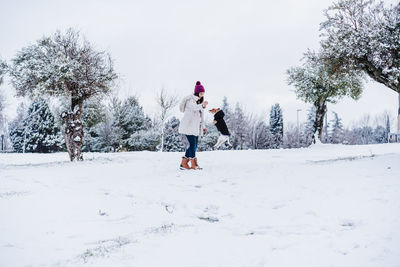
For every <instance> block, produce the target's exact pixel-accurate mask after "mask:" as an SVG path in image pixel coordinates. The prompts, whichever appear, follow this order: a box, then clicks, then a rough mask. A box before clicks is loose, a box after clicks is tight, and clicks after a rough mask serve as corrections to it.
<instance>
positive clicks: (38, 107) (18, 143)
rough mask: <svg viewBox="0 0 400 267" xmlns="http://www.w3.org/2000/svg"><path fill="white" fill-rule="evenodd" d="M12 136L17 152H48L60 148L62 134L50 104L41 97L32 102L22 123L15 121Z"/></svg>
mask: <svg viewBox="0 0 400 267" xmlns="http://www.w3.org/2000/svg"><path fill="white" fill-rule="evenodd" d="M14 124H15V126H16V127H12V130H11V132H10V138H11V141H12V143H13V147H14V150H15V151H17V152H39V153H48V152H55V151H58V150H60V144H61V139H62V136H61V134H60V132H59V130H58V129H57V127H56V124H55V120H54V116H53V115H52V114H51V112H50V109H49V106H48V105H47V103H46V102H45V101H44V100H43V99H42V98H39V99H37V100H35V101H33V102H32V103H31V105H30V106H29V108H28V112H27V114H26V116H25V117H24V119H23V120H22V123H21V124H17V123H16V122H15V123H14Z"/></svg>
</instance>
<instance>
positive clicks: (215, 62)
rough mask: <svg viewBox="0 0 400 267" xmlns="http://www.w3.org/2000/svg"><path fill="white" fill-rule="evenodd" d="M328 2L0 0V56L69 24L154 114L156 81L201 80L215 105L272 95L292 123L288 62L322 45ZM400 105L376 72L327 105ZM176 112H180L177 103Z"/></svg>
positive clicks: (355, 111) (180, 84) (188, 85)
mask: <svg viewBox="0 0 400 267" xmlns="http://www.w3.org/2000/svg"><path fill="white" fill-rule="evenodd" d="M394 2H396V1H389V0H387V1H386V3H394ZM331 3H332V1H329V0H308V1H298V0H284V1H266V0H240V1H236V0H229V1H218V0H202V1H198V0H196V1H191V0H182V1H177V0H169V1H161V0H158V1H151V0H134V1H122V0H119V1H117V0H113V1H100V0H96V1H88V0H85V1H78V0H68V1H55V0H52V1H50V0H49V1H39V0H38V1H18V0H10V1H4V0H1V10H0V12H1V14H0V38H1V39H0V40H1V42H0V57H1V58H3V59H6V60H10V59H11V58H12V57H13V56H14V55H15V53H16V52H17V51H18V50H20V49H21V48H22V47H24V46H27V45H29V44H33V43H34V42H35V41H36V40H37V39H39V38H40V37H42V36H44V35H50V34H52V33H53V32H54V31H55V30H57V29H61V30H63V29H66V28H68V27H74V28H76V29H78V30H80V31H81V33H83V34H84V35H85V36H86V38H87V39H88V40H89V41H90V42H92V43H93V44H94V45H95V47H96V48H98V49H101V50H106V51H108V52H109V53H110V54H111V56H112V57H113V59H114V61H115V68H116V70H117V72H118V73H119V74H120V89H119V94H120V96H121V97H126V96H128V95H132V94H135V95H137V96H138V97H139V99H140V102H141V104H142V105H143V106H144V109H145V112H146V113H148V114H149V115H150V116H152V115H153V114H154V112H155V108H156V104H155V100H154V96H155V94H156V92H157V91H158V90H159V89H160V88H162V87H164V88H165V89H167V90H168V91H170V92H175V93H176V94H178V95H179V96H181V97H182V96H184V95H187V94H191V93H192V92H193V88H194V85H195V82H196V81H197V80H200V81H201V82H202V83H203V84H204V86H205V89H206V98H207V100H208V101H209V103H210V107H218V106H220V104H221V101H222V98H223V96H227V97H228V100H229V102H231V103H232V104H235V103H236V102H240V103H241V104H242V105H243V107H244V109H245V110H246V111H247V112H251V113H254V114H257V115H258V114H265V116H266V114H267V112H268V111H269V109H270V107H271V105H273V104H274V103H279V104H281V106H282V109H283V112H284V119H285V121H286V123H287V122H293V123H295V122H296V110H297V109H302V111H301V112H300V120H301V121H303V120H305V115H306V110H307V109H308V107H309V106H310V105H308V104H304V103H303V102H301V101H300V100H296V96H295V94H294V93H293V88H291V87H290V86H288V85H287V83H286V74H285V71H286V70H287V69H288V68H289V67H291V66H296V65H298V64H299V60H300V59H301V57H302V54H303V52H305V51H306V49H307V48H312V49H317V48H318V42H319V34H320V32H319V23H320V22H322V21H323V20H324V17H323V10H324V9H325V8H327V7H328V6H329V5H330V4H331ZM1 89H2V90H6V91H7V101H8V103H9V105H8V107H7V114H8V115H9V118H12V117H13V116H15V110H16V105H17V104H18V101H20V99H17V98H15V96H14V95H15V91H14V90H13V89H12V87H11V86H10V85H9V84H8V83H5V84H3V85H2V87H1ZM397 107H398V103H397V94H396V93H395V92H394V91H392V90H390V89H388V88H385V87H384V86H382V85H380V84H377V83H376V82H372V81H371V82H368V83H367V84H366V86H365V90H364V93H363V96H362V98H361V99H360V100H359V101H357V102H356V101H353V100H348V99H345V100H343V101H341V102H340V103H339V104H337V105H328V109H329V111H336V112H338V113H339V116H340V117H342V118H343V122H344V123H345V125H346V126H350V125H351V123H352V122H353V121H355V120H358V119H360V118H361V117H362V116H363V115H364V114H367V113H370V114H371V115H372V116H374V115H376V114H379V113H382V112H383V111H385V110H387V111H389V112H390V113H391V114H393V117H394V116H395V115H396V112H397ZM176 114H177V115H178V116H180V114H179V112H177V110H176ZM328 116H329V117H332V115H331V113H330V112H329V115H328ZM328 119H329V118H328Z"/></svg>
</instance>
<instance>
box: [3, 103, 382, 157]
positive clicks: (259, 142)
mask: <svg viewBox="0 0 400 267" xmlns="http://www.w3.org/2000/svg"><path fill="white" fill-rule="evenodd" d="M64 102H65V103H62V104H61V105H59V106H58V107H57V108H55V110H53V112H52V111H51V109H50V107H49V104H48V103H47V101H46V100H45V99H43V98H39V99H36V100H34V101H33V102H32V103H31V104H30V105H29V107H28V108H26V106H25V105H24V104H23V103H22V104H20V106H19V107H18V109H17V117H16V118H15V119H14V120H13V121H12V122H11V123H9V125H8V128H9V139H10V140H11V144H12V147H13V150H14V151H15V152H39V153H48V152H57V151H65V150H66V148H65V141H64V138H63V135H64V133H63V130H62V129H63V127H62V126H63V121H62V118H61V117H59V116H55V115H53V114H58V113H59V112H58V110H61V109H63V108H64V106H65V105H67V101H64ZM221 108H222V109H223V110H224V112H225V121H226V123H227V125H228V128H229V130H230V132H231V143H232V147H229V146H228V145H224V146H222V149H234V150H243V149H279V148H296V147H307V146H309V145H310V144H311V143H312V142H313V133H314V132H315V129H314V127H315V108H314V107H313V108H310V110H309V111H308V115H307V120H306V122H304V123H302V124H300V125H299V128H297V127H295V126H294V125H291V124H289V125H285V127H284V123H283V113H282V109H281V108H280V105H279V104H275V105H273V106H272V107H271V109H270V112H269V114H265V116H260V117H257V116H253V115H251V114H247V113H246V112H245V111H244V110H243V107H242V106H241V105H240V104H239V103H237V104H236V105H235V106H234V107H232V106H231V105H230V104H229V103H228V100H227V98H226V97H225V98H224V99H223V101H222V105H221ZM83 111H84V112H83V116H82V125H83V131H84V139H83V144H82V149H83V151H85V152H117V151H143V150H148V151H157V150H160V145H161V138H162V137H161V127H164V148H163V151H184V150H185V149H186V147H187V145H188V144H187V141H186V138H184V136H182V135H180V134H179V133H178V128H179V123H180V122H179V119H178V118H176V117H174V116H173V117H171V118H169V119H168V120H167V121H166V122H165V124H164V125H162V123H161V122H160V121H158V120H157V118H155V119H151V118H150V117H149V116H148V115H146V114H145V112H144V111H143V107H142V106H141V105H140V103H139V100H138V98H137V97H135V96H131V97H128V98H127V99H125V100H120V99H118V98H116V97H113V98H111V99H109V100H108V101H102V100H101V99H96V98H93V99H90V100H88V101H86V102H85V103H84V105H83ZM332 114H333V118H332V119H331V120H330V121H329V122H328V123H326V124H325V128H324V129H323V138H322V141H323V142H324V143H333V144H351V145H354V144H375V143H385V142H387V137H388V133H389V132H390V121H389V116H388V115H386V117H385V125H378V126H376V127H375V128H373V127H371V126H369V125H368V122H364V123H363V125H359V126H355V127H353V128H351V129H346V128H344V126H343V123H342V120H341V118H340V117H339V116H338V114H337V113H335V112H333V113H332ZM207 129H208V132H207V134H206V135H205V136H204V137H203V138H202V140H201V141H200V142H199V147H198V149H199V150H200V151H207V150H211V148H212V146H213V145H214V144H215V143H216V141H217V139H218V136H219V134H220V133H219V132H218V131H217V129H216V127H215V126H214V125H213V124H212V123H211V121H210V122H209V123H207Z"/></svg>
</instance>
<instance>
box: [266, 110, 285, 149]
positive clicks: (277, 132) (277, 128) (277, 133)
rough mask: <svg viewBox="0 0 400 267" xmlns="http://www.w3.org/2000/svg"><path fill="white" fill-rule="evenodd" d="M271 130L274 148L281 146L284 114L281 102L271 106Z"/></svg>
mask: <svg viewBox="0 0 400 267" xmlns="http://www.w3.org/2000/svg"><path fill="white" fill-rule="evenodd" d="M269 130H270V132H271V134H272V136H273V147H272V148H280V147H281V145H282V140H283V114H282V110H281V107H280V106H279V104H275V105H274V106H272V107H271V111H270V115H269Z"/></svg>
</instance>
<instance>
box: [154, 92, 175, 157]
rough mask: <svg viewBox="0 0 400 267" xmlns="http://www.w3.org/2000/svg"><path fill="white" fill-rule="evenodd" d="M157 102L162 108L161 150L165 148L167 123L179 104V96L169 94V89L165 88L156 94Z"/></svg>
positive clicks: (160, 117)
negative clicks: (172, 111)
mask: <svg viewBox="0 0 400 267" xmlns="http://www.w3.org/2000/svg"><path fill="white" fill-rule="evenodd" d="M156 100H157V104H158V106H159V108H160V116H159V121H160V124H161V125H160V127H161V148H160V151H161V152H162V151H163V150H164V140H165V133H164V131H165V123H166V121H167V119H168V117H169V116H171V110H172V109H173V108H174V107H175V106H176V105H177V104H178V97H177V96H176V95H175V94H172V95H169V94H168V93H167V91H166V90H165V89H164V88H163V89H161V90H160V91H159V92H158V93H157V96H156Z"/></svg>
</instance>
